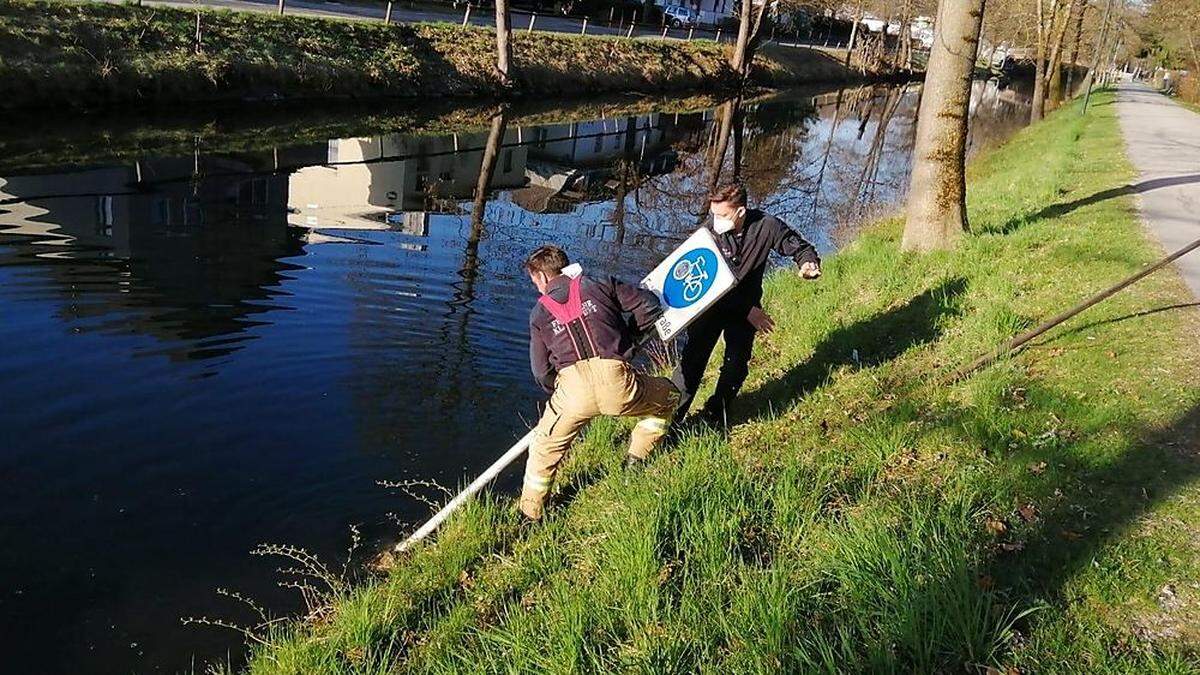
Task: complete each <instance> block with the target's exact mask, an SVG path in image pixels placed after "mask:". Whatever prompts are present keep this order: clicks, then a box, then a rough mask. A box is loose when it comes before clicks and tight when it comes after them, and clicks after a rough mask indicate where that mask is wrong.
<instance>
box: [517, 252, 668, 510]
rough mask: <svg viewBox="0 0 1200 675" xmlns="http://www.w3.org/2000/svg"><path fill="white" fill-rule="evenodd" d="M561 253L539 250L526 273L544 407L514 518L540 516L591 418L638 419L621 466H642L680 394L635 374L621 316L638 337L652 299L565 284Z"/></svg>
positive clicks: (630, 336)
mask: <svg viewBox="0 0 1200 675" xmlns="http://www.w3.org/2000/svg"><path fill="white" fill-rule="evenodd" d="M568 264H569V262H568V260H567V254H566V253H564V252H563V251H562V249H560V248H558V247H555V246H543V247H541V248H539V249H538V250H536V251H534V252H533V253H531V254H530V255H529V258H528V259H527V260H526V261H525V270H526V271H527V272H528V273H529V278H530V280H532V281H533V285H534V286H536V287H537V289H538V291H539V292H540V293H541V294H542V297H541V298H539V300H538V303H537V304H536V305H534V307H533V311H532V312H530V314H529V363H530V367H531V368H532V370H533V377H534V379H536V380H537V382H538V384H540V385H541V386H542V388H543V389H545V390H546V392H548V393H550V394H551V396H550V401H549V403H547V404H546V411H545V413H544V414H543V415H542V419H541V420H540V421H539V422H538V425H537V428H536V429H534V437H533V442H532V443H531V444H530V446H529V459H528V461H527V462H526V464H525V483H524V486H523V487H522V489H521V513H523V514H525V516H526V517H527V518H529V519H531V520H538V519H540V518H541V517H542V511H543V508H544V506H545V502H546V496H547V495H548V494H549V493H550V487H551V484H552V483H553V481H554V476H555V474H556V473H557V472H558V465H559V464H560V463H561V462H562V459H563V455H564V454H565V453H566V451H567V448H569V447H570V446H571V442H572V441H574V440H575V437H576V436H578V435H579V432H580V431H581V430H582V429H583V427H584V425H586V424H587V423H588V421H589V420H591V419H592V418H593V417H596V416H597V415H621V416H628V417H640V418H641V419H640V420H639V421H638V423H637V426H635V427H634V429H633V437H632V438H631V439H630V441H629V454H628V456H627V457H626V462H627V463H630V464H632V463H636V462H639V461H642V460H644V459H646V458H647V457H648V456H649V455H650V452H651V450H653V449H654V446H655V445H656V444H657V443H658V442H659V440H661V439H662V437H663V435H664V434H665V433H666V427H667V420H668V418H669V417H670V415H671V413H672V411H674V409H675V406H676V404H677V402H678V398H679V394H678V392H676V391H675V388H674V387H673V386H672V385H671V382H670V381H669V380H667V379H665V378H661V377H650V376H647V375H643V374H641V373H638V372H636V371H635V370H634V369H633V367H632V366H631V365H630V364H629V360H630V359H631V358H632V357H633V352H634V347H635V344H636V339H635V334H634V333H633V332H632V330H631V328H630V326H629V323H628V322H627V321H626V320H625V316H624V315H625V314H626V313H629V314H632V315H633V318H634V321H635V322H636V323H637V327H638V329H639V330H646V329H649V328H650V327H651V326H652V325H653V324H654V321H655V319H657V318H658V315H659V314H660V313H661V311H662V310H661V308H660V307H659V304H658V298H656V297H655V296H654V294H653V293H651V292H649V291H645V290H642V289H639V288H636V287H634V286H630V285H629V284H625V283H622V282H620V281H617V280H616V279H613V278H612V277H607V278H604V279H592V278H590V277H586V276H583V275H580V276H578V277H574V278H572V277H569V276H567V275H565V274H563V268H564V267H566V266H567V265H568Z"/></svg>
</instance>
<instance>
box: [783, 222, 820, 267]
mask: <svg viewBox="0 0 1200 675" xmlns="http://www.w3.org/2000/svg"><path fill="white" fill-rule="evenodd" d="M774 220H775V225H776V227H777V228H778V230H779V231H778V233H777V234H776V240H775V241H776V243H775V245H774V246H773V247H772V248H773V249H774V250H775V252H776V253H778V254H779V255H785V256H787V257H789V258H791V259H792V260H795V261H796V266H797V267H798V266H800V265H803V264H804V263H809V262H810V263H816V264H818V265H820V264H821V257H820V256H818V255H817V249H816V247H814V246H813V245H812V244H810V243H808V242H807V241H806V240H805V239H804V237H801V236H800V233H799V232H797V231H795V230H793V229H792V228H790V227H788V225H787V223H785V222H783V221H782V220H779V219H778V218H775V219H774Z"/></svg>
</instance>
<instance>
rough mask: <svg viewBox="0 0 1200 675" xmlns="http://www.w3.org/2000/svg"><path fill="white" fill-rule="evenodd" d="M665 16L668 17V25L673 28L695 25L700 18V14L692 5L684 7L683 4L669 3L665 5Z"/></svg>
mask: <svg viewBox="0 0 1200 675" xmlns="http://www.w3.org/2000/svg"><path fill="white" fill-rule="evenodd" d="M663 16H665V17H666V18H667V25H669V26H670V27H671V28H679V27H680V26H688V27H692V26H695V25H696V23H697V22H698V21H699V20H700V14H699V12H697V11H696V10H694V9H692V8H691V7H683V6H681V5H667V6H666V7H663Z"/></svg>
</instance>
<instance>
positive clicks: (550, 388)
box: [529, 314, 558, 394]
mask: <svg viewBox="0 0 1200 675" xmlns="http://www.w3.org/2000/svg"><path fill="white" fill-rule="evenodd" d="M529 369H530V370H531V371H533V379H534V380H535V381H536V382H537V383H538V386H540V387H541V388H542V389H543V390H544V391H545V392H546V393H547V394H549V393H553V392H554V379H555V377H557V375H558V373H556V372H555V371H554V365H553V364H552V363H550V348H549V347H548V346H547V345H546V336H545V334H544V332H543V328H542V327H541V326H538V325H537V323H536V321H535V320H534V315H532V314H531V315H530V317H529Z"/></svg>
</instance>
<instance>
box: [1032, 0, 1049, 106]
mask: <svg viewBox="0 0 1200 675" xmlns="http://www.w3.org/2000/svg"><path fill="white" fill-rule="evenodd" d="M1034 2H1035V3H1036V4H1037V50H1036V55H1035V56H1034V58H1035V59H1036V61H1035V62H1034V65H1033V101H1032V103H1031V105H1030V106H1029V121H1030V122H1031V123H1032V122H1037V121H1038V120H1040V119H1042V117H1044V116H1045V114H1046V37H1047V36H1046V33H1047V32H1048V29H1047V28H1046V8H1045V4H1044V3H1045V0H1034Z"/></svg>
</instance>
